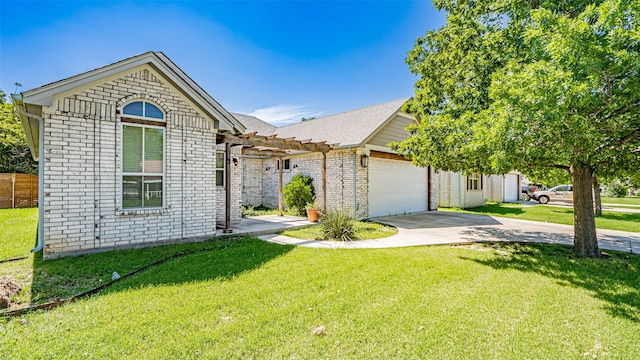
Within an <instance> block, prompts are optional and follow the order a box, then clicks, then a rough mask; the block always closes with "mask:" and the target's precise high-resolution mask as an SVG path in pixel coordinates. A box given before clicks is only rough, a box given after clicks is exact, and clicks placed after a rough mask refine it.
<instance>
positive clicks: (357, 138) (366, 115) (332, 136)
mask: <svg viewBox="0 0 640 360" xmlns="http://www.w3.org/2000/svg"><path fill="white" fill-rule="evenodd" d="M408 100H409V98H404V99H399V100H395V101H389V102H386V103H383V104H379V105H373V106H369V107H365V108H361V109H356V110H351V111H347V112H343V113H340V114H335V115H329V116H325V117H321V118H317V119H313V120H307V121H303V122H300V123H296V124H292V125H287V126H283V127H281V128H277V129H276V133H277V135H278V136H279V137H283V138H288V137H295V138H296V139H299V140H303V139H304V140H306V139H310V140H312V141H326V142H327V143H328V144H339V145H338V146H336V148H343V147H349V146H363V145H364V144H366V143H367V141H368V140H370V139H371V138H372V137H373V136H375V134H377V133H378V132H379V131H380V130H381V129H382V128H383V127H384V126H385V125H387V124H388V123H389V122H390V121H392V120H393V119H394V118H395V117H396V115H397V114H399V113H401V111H402V106H403V105H404V103H405V102H407V101H408Z"/></svg>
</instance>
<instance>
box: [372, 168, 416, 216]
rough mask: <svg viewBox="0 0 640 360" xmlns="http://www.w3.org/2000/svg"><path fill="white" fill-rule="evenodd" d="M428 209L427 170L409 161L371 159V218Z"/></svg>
mask: <svg viewBox="0 0 640 360" xmlns="http://www.w3.org/2000/svg"><path fill="white" fill-rule="evenodd" d="M426 210H427V169H425V168H420V167H417V166H413V165H412V164H411V162H409V161H406V160H395V159H384V158H377V157H371V160H370V161H369V217H375V216H386V215H396V214H404V213H412V212H418V211H426Z"/></svg>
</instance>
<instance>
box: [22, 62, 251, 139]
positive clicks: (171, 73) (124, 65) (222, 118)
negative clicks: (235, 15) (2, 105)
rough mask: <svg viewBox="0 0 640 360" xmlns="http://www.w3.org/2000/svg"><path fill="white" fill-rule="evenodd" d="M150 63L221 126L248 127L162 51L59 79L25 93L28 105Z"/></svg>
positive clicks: (240, 129) (239, 129) (44, 103)
mask: <svg viewBox="0 0 640 360" xmlns="http://www.w3.org/2000/svg"><path fill="white" fill-rule="evenodd" d="M142 65H148V66H151V67H152V68H153V69H154V70H155V71H157V72H158V73H159V74H161V75H162V76H163V77H164V78H165V79H166V80H167V81H168V82H170V83H171V85H173V86H174V87H175V88H176V89H177V90H178V91H180V92H181V93H182V94H183V95H184V96H186V97H187V98H188V99H190V100H191V101H192V102H193V103H194V104H196V105H197V106H198V107H199V108H200V109H201V110H202V111H203V112H204V113H205V114H207V115H208V116H210V117H211V118H213V119H215V120H217V121H218V122H219V126H220V129H223V130H232V131H235V132H237V133H242V132H244V131H245V128H244V126H243V125H242V124H241V123H240V122H239V121H238V120H237V119H236V118H234V117H233V115H231V114H230V113H229V112H228V111H227V110H226V109H224V108H223V107H222V106H221V105H220V104H219V103H218V102H217V101H215V100H214V99H213V98H212V97H211V96H210V95H209V94H207V93H206V92H205V91H204V90H203V89H202V88H201V87H200V86H199V85H198V84H197V83H196V82H195V81H193V80H192V79H191V78H190V77H189V76H188V75H187V74H185V73H184V72H183V71H182V70H181V69H180V68H178V67H177V66H176V65H175V64H174V63H173V62H172V61H171V60H170V59H169V58H168V57H167V56H166V55H164V54H163V53H161V52H146V53H144V54H140V55H137V56H134V57H131V58H128V59H124V60H121V61H118V62H115V63H113V64H110V65H107V66H103V67H100V68H97V69H94V70H91V71H87V72H85V73H82V74H78V75H75V76H72V77H69V78H66V79H63V80H60V81H56V82H53V83H50V84H47V85H44V86H41V87H38V88H35V89H32V90H28V91H25V92H23V93H22V101H23V102H24V103H25V104H33V105H41V106H51V105H52V102H53V98H54V96H56V95H58V94H61V93H64V92H68V91H73V90H74V89H77V88H79V87H83V86H87V85H90V84H93V83H97V82H101V81H103V80H104V79H107V78H109V77H112V76H114V75H117V74H121V73H123V72H126V71H129V70H133V69H135V68H137V67H139V66H142Z"/></svg>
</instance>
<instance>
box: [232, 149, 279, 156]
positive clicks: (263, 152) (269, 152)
mask: <svg viewBox="0 0 640 360" xmlns="http://www.w3.org/2000/svg"><path fill="white" fill-rule="evenodd" d="M242 155H248V156H267V157H272V156H287V155H288V153H287V152H286V151H282V150H278V149H256V148H244V149H242Z"/></svg>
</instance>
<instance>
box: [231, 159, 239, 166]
mask: <svg viewBox="0 0 640 360" xmlns="http://www.w3.org/2000/svg"><path fill="white" fill-rule="evenodd" d="M231 162H232V163H233V166H238V159H236V158H233V159H231Z"/></svg>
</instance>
